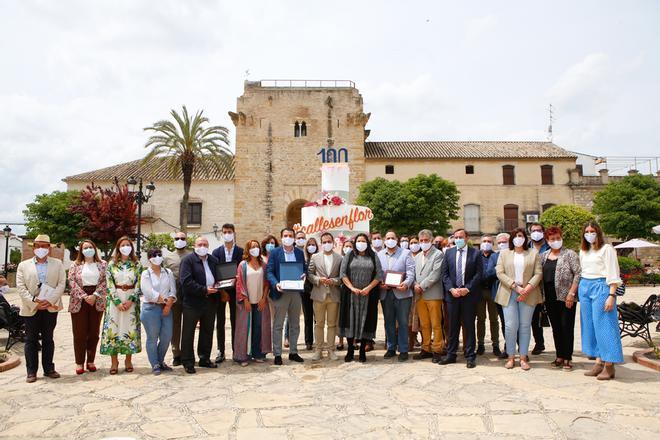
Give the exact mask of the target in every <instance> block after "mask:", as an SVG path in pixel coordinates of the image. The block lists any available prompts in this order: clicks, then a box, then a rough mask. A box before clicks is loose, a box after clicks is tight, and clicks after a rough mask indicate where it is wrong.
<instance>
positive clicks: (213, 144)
mask: <svg viewBox="0 0 660 440" xmlns="http://www.w3.org/2000/svg"><path fill="white" fill-rule="evenodd" d="M203 113H204V111H203V110H200V111H198V112H197V113H196V114H195V116H194V117H193V118H191V117H190V115H189V114H188V110H187V109H186V106H185V105H184V106H183V112H182V113H181V115H179V113H177V112H176V111H175V110H172V111H171V112H170V114H171V115H172V118H174V121H175V122H176V124H175V123H174V122H171V121H168V120H162V121H158V122H156V123H154V124H153V125H152V126H151V127H146V128H145V129H144V130H145V131H152V132H154V134H153V135H152V136H151V137H149V140H147V143H146V144H145V146H144V147H145V148H151V151H149V153H148V154H147V155H146V156H145V158H144V159H143V162H148V161H149V160H151V159H153V158H156V157H163V158H166V160H167V162H168V166H169V167H170V169H171V170H172V171H173V172H174V175H177V173H176V171H178V169H180V170H181V173H182V175H183V199H182V200H181V208H180V212H179V223H180V225H181V230H182V231H184V232H186V231H187V229H188V215H187V213H188V199H189V197H190V186H191V184H192V177H193V173H194V171H195V168H196V167H197V166H202V167H203V168H208V167H213V168H216V169H217V170H218V171H219V172H221V173H224V174H227V173H226V171H229V173H228V174H230V175H231V174H233V167H234V155H233V154H232V152H231V151H230V150H229V148H228V147H229V138H228V135H229V130H228V129H227V128H226V127H222V126H219V125H218V126H210V127H207V126H204V124H207V123H208V122H209V120H208V118H207V117H205V116H203Z"/></svg>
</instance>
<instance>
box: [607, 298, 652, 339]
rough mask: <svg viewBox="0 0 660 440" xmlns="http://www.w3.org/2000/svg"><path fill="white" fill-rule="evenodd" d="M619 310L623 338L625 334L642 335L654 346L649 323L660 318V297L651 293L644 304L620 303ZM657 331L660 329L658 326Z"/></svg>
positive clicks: (634, 336) (632, 336)
mask: <svg viewBox="0 0 660 440" xmlns="http://www.w3.org/2000/svg"><path fill="white" fill-rule="evenodd" d="M617 310H618V312H619V330H620V331H621V338H623V337H625V336H630V337H631V338H636V337H640V338H642V339H644V340H645V341H646V342H647V343H648V344H649V346H653V340H652V338H651V331H650V330H649V325H650V324H651V323H652V322H654V321H658V320H660V297H658V295H651V296H649V297H648V298H647V300H646V302H645V303H644V305H642V306H639V305H637V304H635V303H622V304H619V305H618V307H617ZM656 331H658V329H657V328H656Z"/></svg>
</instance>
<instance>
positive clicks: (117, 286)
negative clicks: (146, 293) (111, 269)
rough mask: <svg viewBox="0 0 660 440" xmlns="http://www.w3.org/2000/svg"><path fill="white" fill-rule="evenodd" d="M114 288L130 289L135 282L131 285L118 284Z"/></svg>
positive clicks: (133, 286)
mask: <svg viewBox="0 0 660 440" xmlns="http://www.w3.org/2000/svg"><path fill="white" fill-rule="evenodd" d="M115 288H117V289H119V290H131V289H133V288H135V284H131V285H128V284H119V285H116V286H115Z"/></svg>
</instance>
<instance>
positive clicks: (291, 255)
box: [282, 247, 296, 263]
mask: <svg viewBox="0 0 660 440" xmlns="http://www.w3.org/2000/svg"><path fill="white" fill-rule="evenodd" d="M282 250H283V251H284V261H286V262H287V263H289V262H295V261H296V251H295V248H293V249H291V252H287V251H286V249H285V248H284V247H282Z"/></svg>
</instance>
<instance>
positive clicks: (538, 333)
mask: <svg viewBox="0 0 660 440" xmlns="http://www.w3.org/2000/svg"><path fill="white" fill-rule="evenodd" d="M542 310H543V304H537V305H536V308H535V309H534V314H533V315H532V335H533V336H534V344H535V345H536V346H537V347H545V339H543V327H542V326H541V311H542Z"/></svg>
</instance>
